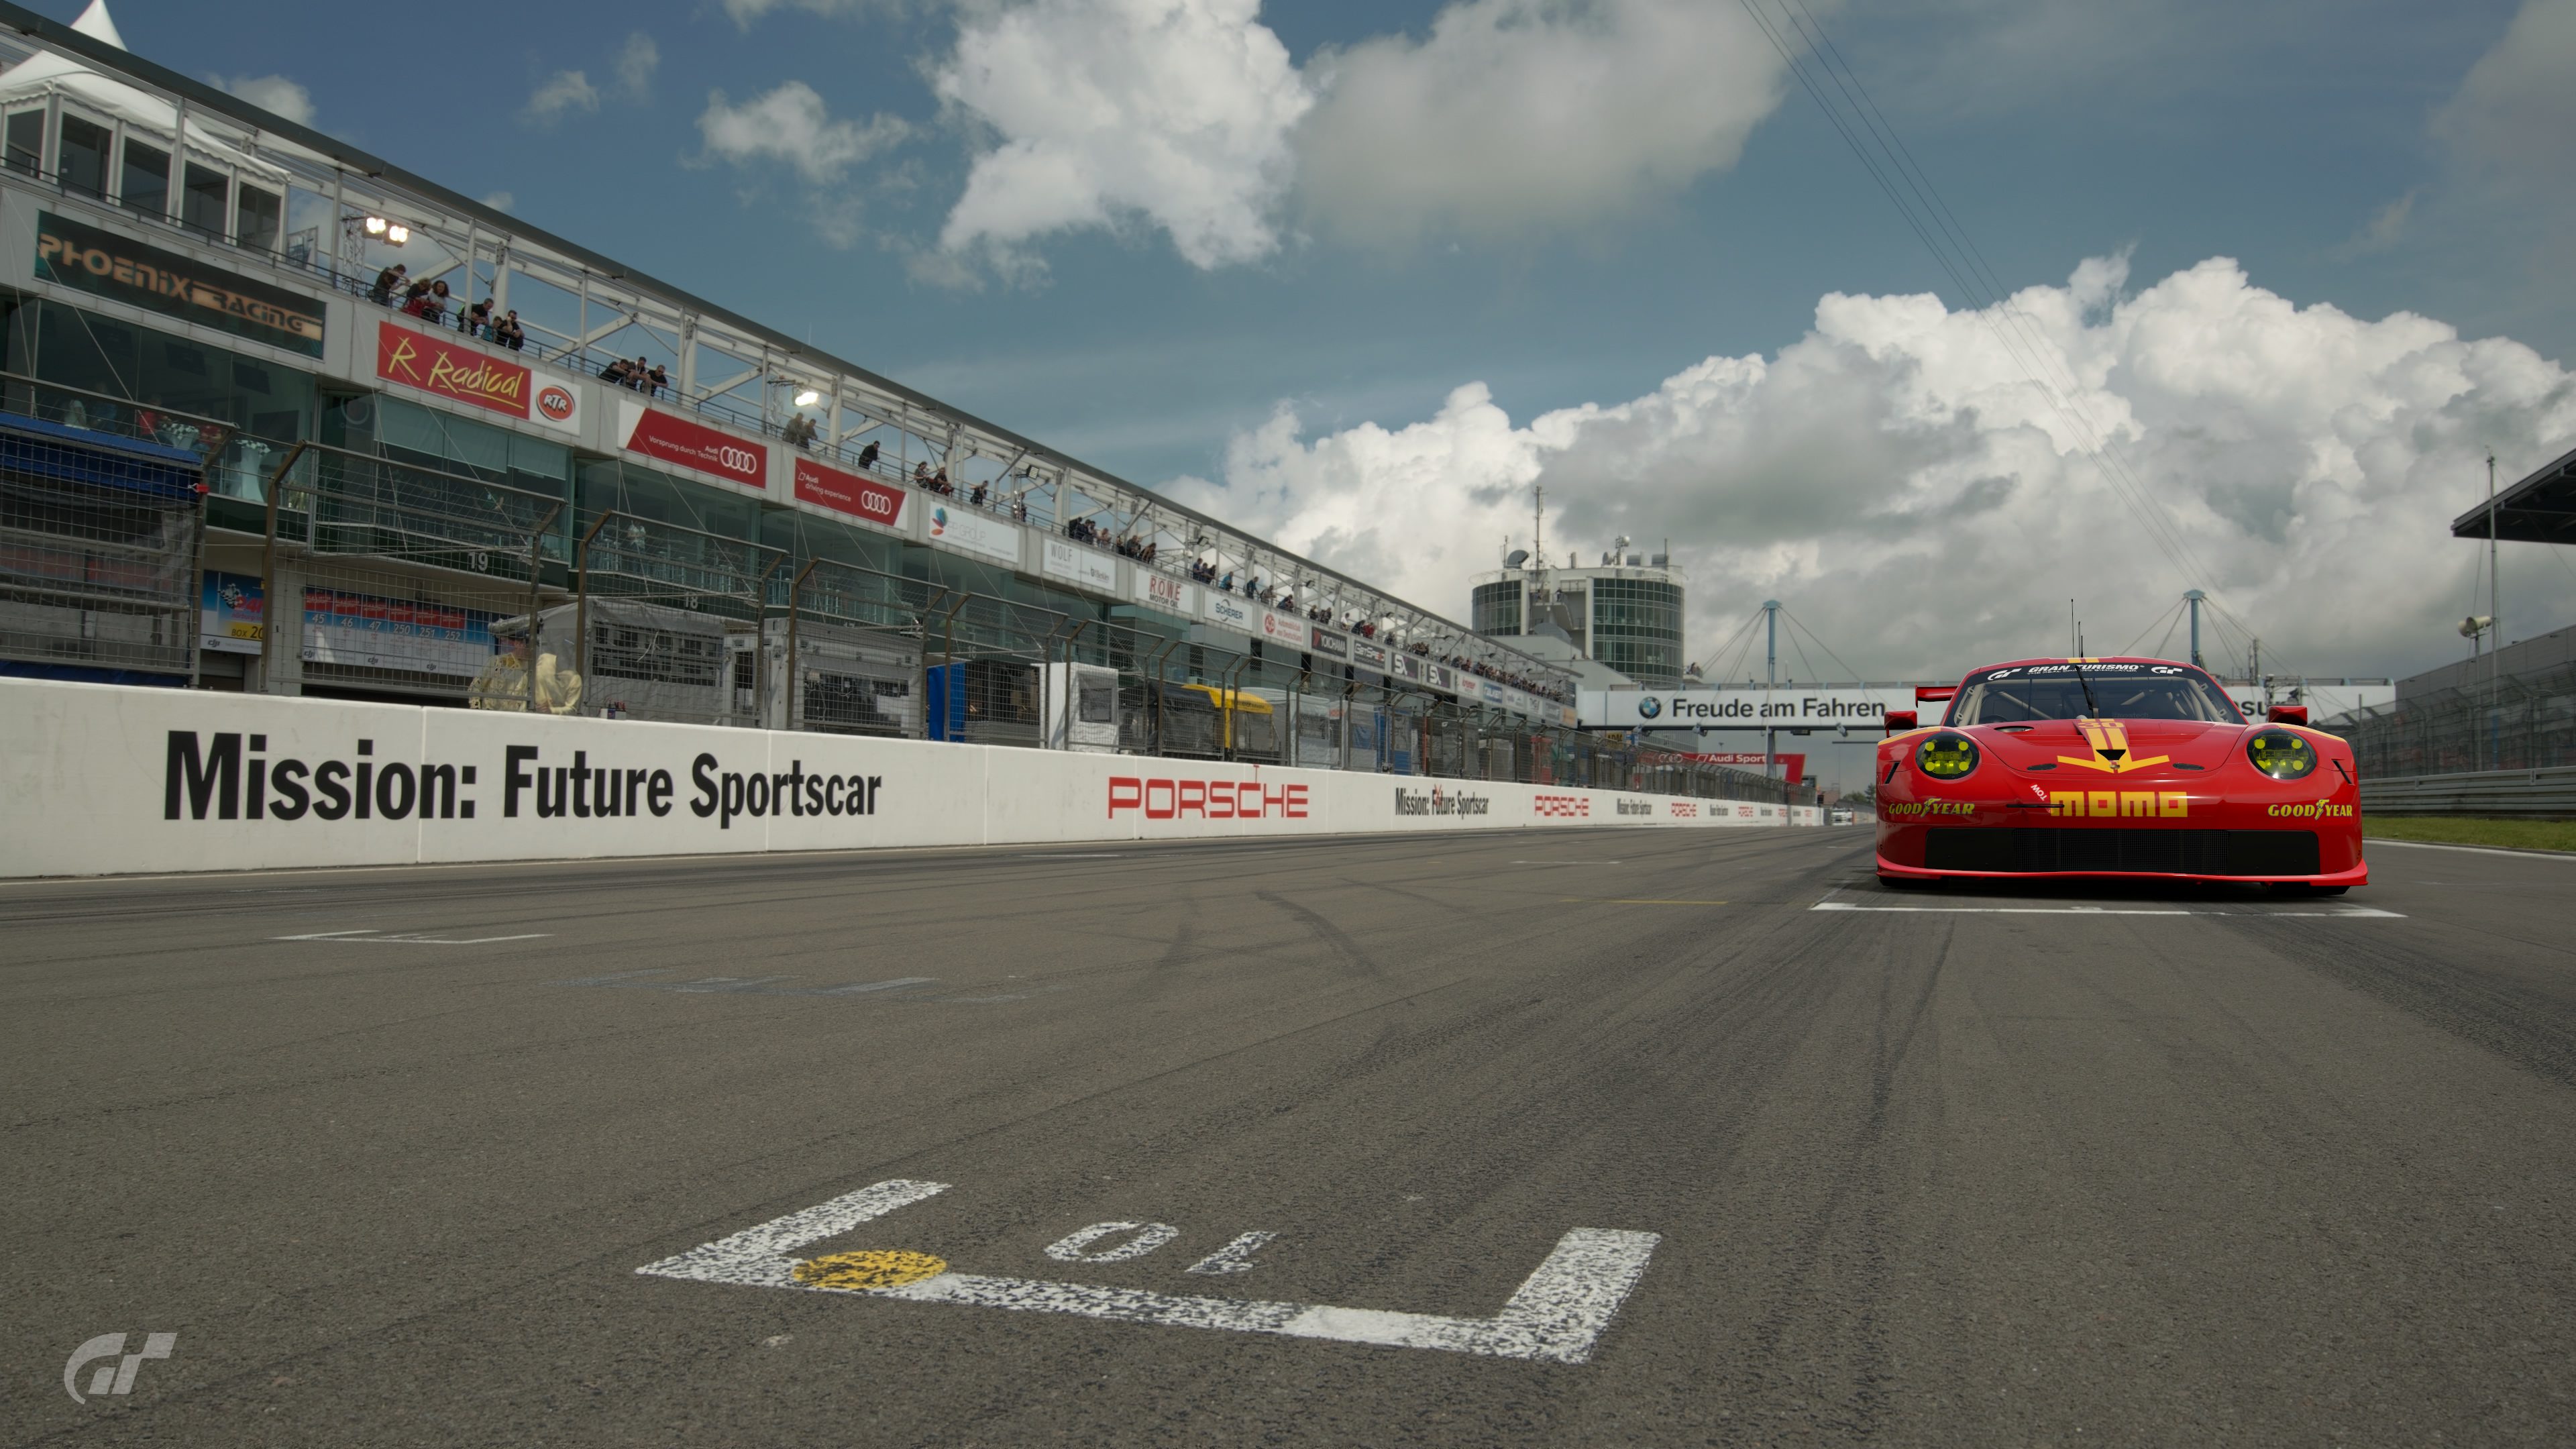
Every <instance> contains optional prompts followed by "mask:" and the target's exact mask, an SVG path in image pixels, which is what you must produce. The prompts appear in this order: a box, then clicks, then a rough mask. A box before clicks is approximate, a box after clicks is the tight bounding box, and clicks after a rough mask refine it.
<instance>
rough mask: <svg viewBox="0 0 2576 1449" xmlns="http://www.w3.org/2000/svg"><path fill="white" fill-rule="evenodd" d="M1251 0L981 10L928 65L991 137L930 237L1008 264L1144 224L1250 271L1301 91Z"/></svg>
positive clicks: (1266, 233) (1211, 260)
mask: <svg viewBox="0 0 2576 1449" xmlns="http://www.w3.org/2000/svg"><path fill="white" fill-rule="evenodd" d="M1259 12H1260V6H1259V3H1258V0H1035V3H1032V4H1029V5H1025V6H1021V7H1018V8H1015V9H1007V10H995V11H988V12H977V13H972V14H970V16H969V18H968V19H967V20H966V21H965V22H963V24H962V25H961V27H960V30H959V34H958V40H957V48H956V50H955V51H954V53H952V54H951V55H950V56H949V57H948V58H947V59H946V60H945V61H943V62H942V63H941V64H940V65H939V66H938V67H937V69H936V71H935V72H934V74H933V76H932V85H933V87H934V89H935V90H936V91H937V92H938V94H939V96H940V99H941V100H942V101H943V102H946V103H947V104H949V105H952V106H955V107H957V108H958V109H959V110H961V111H962V112H964V113H966V114H968V115H970V116H971V117H973V118H974V120H975V121H976V122H977V123H978V124H979V125H980V127H981V128H983V129H984V130H985V131H986V132H987V133H988V134H989V135H990V136H991V137H992V138H993V140H994V142H995V143H996V144H993V145H992V146H991V147H990V149H987V150H985V151H983V152H982V153H981V154H979V155H978V156H977V157H976V158H975V161H974V165H973V168H972V170H971V171H970V172H969V173H968V176H967V179H966V190H965V194H964V195H963V196H962V197H960V198H959V200H958V202H957V204H956V206H955V207H954V208H953V209H952V210H951V211H950V212H949V215H948V221H947V225H946V227H945V228H944V229H943V231H942V232H941V235H940V243H941V245H942V246H943V247H946V248H948V249H949V250H951V251H963V250H966V249H969V248H972V247H976V246H979V245H980V246H983V247H986V248H989V249H993V250H995V251H997V252H1000V253H1003V254H1007V253H1009V252H1010V251H1011V250H1012V249H1014V248H1017V247H1019V246H1021V245H1022V244H1024V243H1027V242H1029V241H1031V240H1034V239H1036V238H1039V237H1043V236H1046V235H1049V234H1051V233H1055V232H1061V231H1067V230H1073V229H1079V228H1086V227H1116V226H1123V225H1131V224H1134V223H1135V222H1138V221H1141V222H1143V223H1145V224H1147V225H1150V226H1152V227H1155V228H1158V229H1160V230H1161V231H1163V232H1165V233H1166V234H1168V235H1169V236H1170V237H1171V240H1172V245H1173V246H1174V247H1175V248H1176V249H1178V251H1179V252H1180V254H1181V255H1182V257H1184V258H1185V259H1187V260H1188V261H1189V262H1190V263H1191V264H1192V265H1194V266H1199V267H1216V266H1222V265H1225V264H1228V263H1239V262H1249V261H1256V260H1258V259H1260V258H1262V257H1264V256H1267V255H1269V254H1270V253H1271V252H1272V251H1274V250H1276V248H1277V247H1278V245H1279V236H1278V232H1277V230H1276V229H1275V226H1274V222H1273V214H1274V212H1275V210H1276V208H1277V205H1278V202H1279V199H1280V197H1281V196H1282V194H1283V193H1284V192H1285V190H1286V188H1287V185H1288V182H1289V178H1290V176H1291V174H1292V170H1293V163H1292V158H1291V156H1290V153H1289V146H1288V134H1289V130H1290V128H1291V127H1293V126H1294V125H1295V124H1296V123H1297V121H1298V119H1299V118H1300V117H1301V116H1303V115H1304V114H1305V113H1306V110H1307V108H1308V107H1309V106H1310V105H1312V104H1313V100H1314V98H1313V95H1312V94H1311V92H1310V91H1309V90H1308V88H1307V85H1306V83H1305V80H1304V79H1303V78H1302V77H1301V76H1299V75H1298V73H1297V70H1296V67H1295V66H1293V65H1291V64H1290V63H1289V59H1288V50H1287V47H1286V46H1284V45H1282V44H1280V42H1279V38H1278V37H1277V36H1276V35H1274V34H1272V33H1271V32H1270V30H1269V28H1268V27H1266V26H1264V25H1262V24H1261V23H1260V20H1259V18H1258V17H1259Z"/></svg>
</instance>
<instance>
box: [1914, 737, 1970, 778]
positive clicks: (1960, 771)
mask: <svg viewBox="0 0 2576 1449" xmlns="http://www.w3.org/2000/svg"><path fill="white" fill-rule="evenodd" d="M1914 768H1916V769H1918V770H1921V771H1922V772H1923V773H1924V774H1927V775H1929V776H1931V777H1932V778H1933V779H1935V780H1956V779H1959V778H1961V777H1963V776H1965V775H1966V774H1967V773H1968V772H1969V771H1970V770H1973V769H1975V768H1977V742H1976V741H1975V740H1972V739H1970V738H1968V737H1967V736H1966V735H1934V736H1933V737H1932V738H1930V739H1928V740H1925V741H1924V742H1923V743H1921V744H1919V745H1916V746H1915V747H1914Z"/></svg>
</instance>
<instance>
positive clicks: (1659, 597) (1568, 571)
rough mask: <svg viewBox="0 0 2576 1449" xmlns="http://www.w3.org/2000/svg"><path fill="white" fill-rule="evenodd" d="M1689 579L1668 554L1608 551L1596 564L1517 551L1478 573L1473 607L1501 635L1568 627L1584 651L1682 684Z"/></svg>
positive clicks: (1644, 676)
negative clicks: (1563, 564) (1544, 561)
mask: <svg viewBox="0 0 2576 1449" xmlns="http://www.w3.org/2000/svg"><path fill="white" fill-rule="evenodd" d="M1686 588H1687V581H1686V580H1685V579H1684V578H1683V577H1682V571H1681V570H1680V569H1679V568H1677V567H1675V566H1674V565H1673V563H1672V561H1671V558H1670V556H1669V555H1666V554H1660V553H1659V554H1653V555H1648V554H1633V553H1632V554H1628V555H1625V556H1624V557H1623V556H1622V555H1620V554H1617V553H1608V554H1603V555H1601V562H1600V563H1599V564H1598V565H1594V566H1583V567H1570V568H1543V567H1540V566H1538V565H1537V564H1536V563H1535V562H1533V561H1532V560H1530V559H1529V558H1528V557H1527V556H1526V555H1521V554H1515V555H1514V556H1513V559H1512V560H1511V561H1509V562H1507V564H1506V566H1505V567H1503V568H1501V569H1497V570H1495V571H1493V572H1491V573H1484V574H1478V575H1477V576H1476V577H1475V579H1474V580H1473V581H1472V585H1471V592H1470V596H1469V609H1470V613H1471V616H1472V622H1473V623H1474V625H1475V629H1476V632H1477V633H1479V634H1485V635H1489V636H1493V637H1497V638H1510V637H1515V636H1526V635H1532V634H1554V633H1559V632H1562V633H1563V634H1564V636H1565V637H1566V638H1568V639H1570V640H1571V641H1573V644H1574V647H1575V649H1576V650H1577V651H1578V652H1579V653H1581V654H1582V655H1584V656H1586V657H1588V658H1591V659H1593V660H1595V661H1597V662H1598V663H1600V664H1602V665H1605V666H1607V667H1608V668H1611V669H1614V670H1616V671H1618V672H1619V673H1621V674H1623V675H1626V676H1627V677H1628V678H1630V679H1633V680H1635V681H1636V682H1637V683H1639V684H1641V685H1643V686H1645V687H1646V688H1648V689H1678V688H1680V687H1681V686H1682V670H1683V669H1684V667H1685V666H1686V664H1687V662H1688V655H1687V653H1686V652H1685V651H1684V649H1683V647H1682V608H1683V604H1684V602H1685V600H1684V597H1683V596H1684V592H1685V590H1686Z"/></svg>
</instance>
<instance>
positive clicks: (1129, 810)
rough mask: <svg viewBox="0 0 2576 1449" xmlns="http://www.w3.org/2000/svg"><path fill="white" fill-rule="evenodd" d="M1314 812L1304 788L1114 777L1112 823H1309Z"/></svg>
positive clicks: (1252, 782) (1111, 783) (1246, 782)
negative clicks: (1133, 819)
mask: <svg viewBox="0 0 2576 1449" xmlns="http://www.w3.org/2000/svg"><path fill="white" fill-rule="evenodd" d="M1309 806H1310V800H1309V796H1308V787H1306V786H1304V785H1264V784H1262V783H1261V782H1260V781H1259V780H1190V779H1180V778H1173V779H1156V778H1153V777H1150V776H1144V775H1112V776H1110V777H1109V818H1110V819H1112V820H1115V819H1117V818H1118V817H1119V816H1120V815H1121V814H1122V813H1124V814H1134V815H1142V816H1144V817H1145V818H1146V819H1148V820H1187V819H1193V818H1195V819H1200V820H1304V819H1306V818H1307V812H1308V809H1309Z"/></svg>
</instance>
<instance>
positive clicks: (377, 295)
mask: <svg viewBox="0 0 2576 1449" xmlns="http://www.w3.org/2000/svg"><path fill="white" fill-rule="evenodd" d="M410 275H411V269H410V268H409V267H407V266H405V265H404V264H403V263H401V262H396V263H394V264H393V265H392V266H390V267H387V268H385V269H384V270H383V271H381V272H378V273H376V284H375V285H374V286H372V287H370V288H368V289H367V300H368V301H370V302H373V303H375V304H376V305H377V306H379V307H390V306H392V305H393V304H394V293H395V292H397V291H399V290H401V289H402V288H403V287H405V286H406V285H408V284H409V279H410Z"/></svg>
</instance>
